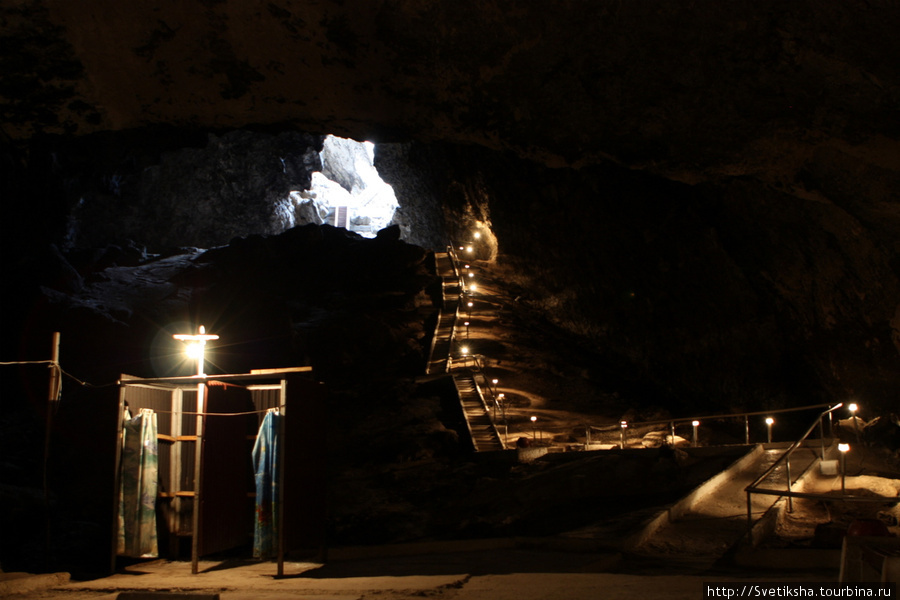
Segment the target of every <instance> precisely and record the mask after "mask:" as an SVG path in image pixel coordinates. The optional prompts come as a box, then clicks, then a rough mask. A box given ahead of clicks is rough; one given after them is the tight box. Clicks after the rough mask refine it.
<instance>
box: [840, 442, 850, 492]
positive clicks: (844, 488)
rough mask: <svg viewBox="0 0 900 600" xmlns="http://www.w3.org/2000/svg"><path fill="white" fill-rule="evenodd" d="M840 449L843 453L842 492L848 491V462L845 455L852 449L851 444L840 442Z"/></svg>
mask: <svg viewBox="0 0 900 600" xmlns="http://www.w3.org/2000/svg"><path fill="white" fill-rule="evenodd" d="M838 450H839V451H840V453H841V493H842V494H846V493H847V468H846V467H847V462H846V460H845V458H844V457H845V456H846V455H847V452H849V451H850V444H838Z"/></svg>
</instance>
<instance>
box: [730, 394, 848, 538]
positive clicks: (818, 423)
mask: <svg viewBox="0 0 900 600" xmlns="http://www.w3.org/2000/svg"><path fill="white" fill-rule="evenodd" d="M843 405H844V403H843V402H839V403H838V404H835V405H834V406H832V407H831V408H829V409H828V410H825V411H823V412H821V413H820V414H819V415H818V416H816V420H815V421H813V423H812V424H811V425H810V426H809V428H808V429H807V430H806V433H804V434H803V435H802V436H801V437H800V439H798V440H797V441H796V442H794V443H793V444H791V445H790V446H789V447H788V449H787V450H786V451H785V452H784V454H782V455H781V456H779V457H778V460H776V461H775V462H774V463H772V464H771V466H769V468H768V469H766V470H765V471H763V473H762V474H761V475H760V476H759V477H757V478H756V479H754V480H753V483H751V484H750V485H748V486H747V487H745V488H744V491H745V492H746V493H747V539H748V540H751V539H752V532H753V498H752V496H753V494H754V493H765V494H769V495H773V494H771V493H770V492H773V491H776V490H766V491H765V492H762V491H761V490H757V489H756V487H757V486H758V485H759V484H760V483H761V482H762V481H763V480H764V479H765V478H766V477H768V476H769V475H771V474H772V471H774V470H775V469H776V468H778V465H780V464H781V463H782V461H784V463H785V466H786V473H785V474H786V476H787V492H786V493H785V492H780V493H779V495H781V496H787V498H788V510H789V511H792V510H793V509H794V495H795V494H794V492H793V490H792V489H791V485H792V482H791V454H793V453H794V450H796V449H797V448H799V447H800V444H802V443H803V442H804V441H805V440H806V438H807V437H809V434H810V433H812V431H813V429H815V428H816V427H817V426H818V427H819V431H820V433H821V435H820V437H821V438H822V444H823V446H822V457H821V458H822V460H824V459H825V446H824V443H825V435H824V432H823V431H822V417H824V416H825V415H829V417H830V416H831V413H832V412H834V411H836V410H837V409H839V408H840V407H842V406H843Z"/></svg>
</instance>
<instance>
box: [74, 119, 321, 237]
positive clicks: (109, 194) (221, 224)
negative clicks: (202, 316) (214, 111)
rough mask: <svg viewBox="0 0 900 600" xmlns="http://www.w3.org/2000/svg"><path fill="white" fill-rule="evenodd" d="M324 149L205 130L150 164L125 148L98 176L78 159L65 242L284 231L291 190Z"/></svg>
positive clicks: (297, 136) (288, 137) (292, 139)
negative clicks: (81, 166)
mask: <svg viewBox="0 0 900 600" xmlns="http://www.w3.org/2000/svg"><path fill="white" fill-rule="evenodd" d="M72 146H73V147H70V148H68V149H67V152H66V154H65V155H63V154H62V153H59V154H58V156H59V160H61V161H63V162H65V163H69V162H70V161H71V156H72V155H77V153H78V151H79V149H80V148H79V147H83V144H82V143H78V142H73V143H72ZM321 149H322V136H315V135H310V134H304V133H299V132H290V131H288V132H280V133H277V134H272V133H265V132H252V131H230V132H224V133H221V134H215V133H209V134H208V136H207V138H206V139H205V140H203V143H202V144H200V145H198V146H195V147H191V146H186V147H177V148H168V149H166V150H164V151H162V152H160V154H159V155H158V157H154V160H153V162H150V161H144V162H141V161H139V160H138V159H137V158H136V156H138V155H139V154H140V151H139V150H138V149H137V148H136V147H125V148H121V153H120V154H119V155H117V156H116V161H115V162H114V163H112V164H110V163H109V162H106V163H104V162H103V161H102V160H101V161H97V162H96V163H94V164H93V165H92V169H93V170H94V173H95V174H94V176H93V177H86V176H85V175H86V174H85V172H84V171H80V172H79V171H78V170H77V167H78V166H79V165H74V167H75V168H73V169H71V170H70V171H69V172H68V173H67V176H68V177H69V178H70V184H69V189H68V190H66V191H65V194H66V196H67V198H66V200H67V204H68V206H69V207H70V208H69V211H68V218H67V223H66V234H65V238H64V240H63V241H62V245H63V247H64V248H66V249H80V248H91V247H98V246H103V245H106V244H111V243H114V244H123V243H127V242H134V243H136V244H138V245H141V246H145V247H148V248H151V249H157V250H158V249H163V248H177V247H179V246H197V247H201V248H210V247H214V246H221V245H224V244H227V243H228V242H229V241H230V240H232V239H233V238H236V237H245V236H248V235H251V234H277V233H280V232H282V231H284V230H285V229H287V228H289V227H290V226H292V225H293V212H294V206H293V204H292V203H291V201H290V199H289V198H288V196H289V194H290V192H291V191H292V190H305V189H308V188H309V185H310V178H311V176H312V173H313V171H319V170H321V168H322V164H321V160H320V158H319V154H318V153H319V152H320V151H321ZM61 168H64V167H61Z"/></svg>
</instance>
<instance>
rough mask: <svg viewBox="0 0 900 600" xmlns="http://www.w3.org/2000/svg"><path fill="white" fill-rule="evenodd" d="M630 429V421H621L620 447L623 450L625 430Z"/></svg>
mask: <svg viewBox="0 0 900 600" xmlns="http://www.w3.org/2000/svg"><path fill="white" fill-rule="evenodd" d="M626 429H628V421H621V422H620V423H619V446H620V447H621V448H622V450H624V449H625V430H626Z"/></svg>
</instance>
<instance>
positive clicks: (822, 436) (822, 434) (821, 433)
mask: <svg viewBox="0 0 900 600" xmlns="http://www.w3.org/2000/svg"><path fill="white" fill-rule="evenodd" d="M829 414H830V413H829ZM819 440H820V441H821V442H822V460H823V461H824V460H825V427H824V426H823V425H822V419H821V418H820V419H819Z"/></svg>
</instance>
